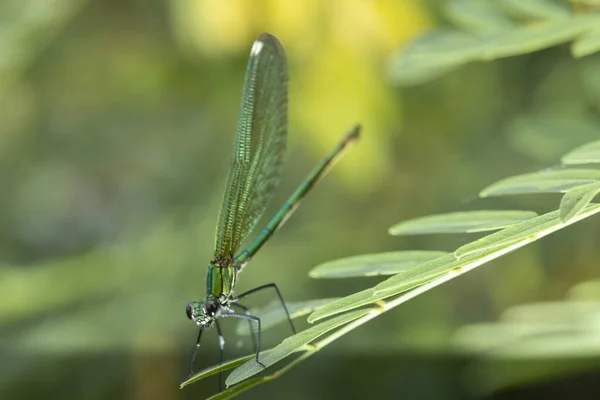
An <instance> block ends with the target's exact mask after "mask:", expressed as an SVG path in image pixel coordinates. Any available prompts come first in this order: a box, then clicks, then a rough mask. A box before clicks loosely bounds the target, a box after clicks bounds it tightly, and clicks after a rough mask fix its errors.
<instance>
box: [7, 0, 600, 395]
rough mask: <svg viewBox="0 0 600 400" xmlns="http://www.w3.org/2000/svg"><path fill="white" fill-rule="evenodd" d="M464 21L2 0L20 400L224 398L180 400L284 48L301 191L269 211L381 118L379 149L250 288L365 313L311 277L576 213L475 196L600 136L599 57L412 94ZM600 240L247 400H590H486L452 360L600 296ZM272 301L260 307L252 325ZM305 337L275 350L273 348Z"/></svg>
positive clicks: (445, 293)
mask: <svg viewBox="0 0 600 400" xmlns="http://www.w3.org/2000/svg"><path fill="white" fill-rule="evenodd" d="M445 4H446V2H437V1H433V0H432V1H408V0H404V1H403V0H397V1H391V0H386V1H383V0H382V1H366V0H346V1H343V0H337V1H333V0H332V1H317V0H310V1H302V2H300V1H297V2H291V1H276V0H262V1H253V2H250V1H244V0H227V1H212V0H177V1H171V2H169V1H157V0H146V1H140V0H110V1H94V0H87V1H86V0H53V1H41V0H4V1H3V2H2V3H1V4H0V398H3V399H37V398H47V399H115V398H124V399H192V398H204V397H207V396H209V395H211V394H213V393H214V392H215V391H216V388H217V382H216V380H215V379H208V380H206V381H203V382H200V383H197V384H195V385H192V386H190V387H188V388H185V389H184V390H182V391H180V390H179V388H178V385H179V382H180V381H181V380H182V379H183V378H184V377H185V376H186V375H187V373H188V368H189V365H188V363H189V358H190V356H191V352H192V348H193V344H194V341H195V337H196V333H197V331H196V328H195V326H193V325H192V324H191V323H190V322H189V321H188V320H187V318H186V317H185V313H184V309H185V305H186V304H187V303H188V302H189V301H191V300H198V299H200V298H201V297H202V296H204V278H205V274H206V266H207V263H208V261H209V260H210V257H211V255H212V246H213V242H214V239H213V235H214V225H215V223H216V217H217V212H218V205H219V201H220V197H221V193H222V190H223V185H224V179H225V176H226V172H227V168H228V165H229V160H230V152H231V146H232V141H233V137H234V132H235V127H236V121H237V114H238V110H239V98H240V93H241V87H242V83H243V78H244V71H245V67H246V61H247V56H248V52H249V49H250V46H251V44H252V41H253V40H254V39H255V38H256V37H258V35H259V34H260V33H261V32H263V31H268V32H271V33H273V34H275V35H276V36H278V37H279V39H280V40H281V41H282V43H283V44H284V46H285V48H286V50H287V54H288V58H289V64H290V80H291V81H290V103H289V111H290V130H289V146H288V155H287V160H286V166H285V171H284V178H283V182H282V183H281V184H280V186H279V188H278V191H277V195H276V197H275V200H274V202H273V204H272V206H271V207H270V208H269V210H268V211H267V214H269V215H271V214H272V213H273V212H274V211H275V210H276V209H277V207H278V206H279V205H280V204H281V203H282V202H283V201H284V200H285V198H286V197H287V195H288V194H289V193H291V191H292V190H293V189H294V188H295V186H296V185H297V184H298V183H299V182H300V181H301V180H302V179H303V178H304V176H305V174H306V173H307V172H308V171H309V170H310V169H311V168H312V167H313V166H314V165H315V163H316V162H317V161H318V159H319V158H320V157H321V156H322V155H324V154H325V153H326V152H327V151H328V150H329V149H330V148H331V146H333V145H334V144H335V143H336V141H337V140H338V139H339V137H340V136H341V135H342V134H343V133H344V132H345V131H346V130H347V129H348V128H350V127H351V126H352V125H353V124H355V123H357V122H360V123H361V124H362V125H363V128H364V130H363V135H362V138H361V141H360V142H359V144H358V145H357V146H355V147H354V148H353V149H352V150H351V151H349V152H348V154H347V155H346V156H345V157H344V158H343V159H342V160H341V162H340V163H339V164H338V165H337V166H336V167H335V169H334V170H333V171H332V172H331V174H330V175H329V176H328V177H327V178H326V179H325V180H324V181H322V182H321V183H319V185H318V186H317V187H316V189H315V190H314V191H313V192H311V193H310V195H309V196H308V197H307V199H306V201H305V202H304V203H303V205H302V207H301V208H300V209H299V210H298V211H297V213H296V214H295V215H294V216H293V218H291V219H290V220H289V221H288V222H287V224H286V225H285V227H284V228H282V229H281V230H280V231H279V232H278V233H277V235H275V236H274V237H273V238H272V239H271V240H270V241H269V243H268V245H266V246H265V247H264V248H263V249H262V250H261V252H260V254H259V255H258V256H256V257H255V258H254V259H253V260H252V262H251V264H250V265H249V266H248V268H247V269H246V270H245V271H244V273H243V274H242V275H241V278H240V281H239V287H238V288H239V289H238V290H240V291H242V290H245V289H249V288H252V287H255V286H258V285H260V284H263V283H267V282H272V281H274V282H277V283H278V285H279V287H280V288H281V290H282V292H283V293H284V296H285V298H286V299H288V300H290V301H300V300H308V299H313V298H324V297H333V296H344V295H347V294H350V293H353V292H354V291H358V290H361V289H363V288H366V287H369V286H372V285H373V284H374V283H376V282H377V279H375V278H369V279H364V280H361V279H352V280H341V281H321V280H311V279H310V278H309V277H308V275H307V272H308V271H309V270H310V269H311V268H312V267H314V266H315V265H317V264H319V263H321V262H324V261H328V260H332V259H335V258H338V257H344V256H351V255H356V254H362V253H376V252H380V251H392V250H401V249H432V250H434V249H440V250H453V249H454V248H456V247H457V246H459V245H461V244H464V243H466V242H468V241H470V240H473V239H474V237H473V236H468V237H467V236H451V237H449V236H433V237H409V238H394V237H391V236H389V235H388V234H387V229H388V228H389V227H390V226H391V225H393V224H394V223H397V222H399V221H401V220H404V219H408V218H413V217H417V216H422V215H427V214H433V213H441V212H451V211H460V210H469V209H486V208H499V209H510V208H515V209H533V210H536V211H538V212H546V211H550V210H554V209H556V208H557V206H558V202H559V199H560V198H559V196H558V195H548V196H521V197H514V198H502V199H487V200H477V193H478V191H479V190H480V189H481V188H483V187H484V186H486V185H488V184H489V183H492V182H493V181H495V180H497V179H500V178H503V177H506V176H509V175H514V174H519V173H526V172H530V171H535V170H539V169H543V168H546V167H550V166H552V165H555V164H557V163H558V162H559V159H560V157H559V156H560V154H562V153H564V152H565V151H567V150H569V149H571V148H573V147H575V146H577V145H579V144H581V143H585V142H586V141H589V140H593V139H596V138H597V136H598V132H599V130H598V126H599V125H598V121H599V119H598V105H599V104H600V103H599V100H600V85H598V82H600V79H599V78H600V75H598V71H599V70H600V68H599V67H600V58H599V57H598V56H593V55H592V56H588V57H585V58H582V59H578V60H575V59H573V57H572V55H571V54H570V52H569V48H568V45H559V46H553V47H551V48H548V49H544V50H541V51H538V52H534V53H531V54H525V55H522V56H515V57H510V58H504V59H501V60H496V61H492V62H478V63H469V64H467V65H464V66H461V67H460V68H458V67H457V68H456V70H454V71H452V72H450V73H448V74H446V75H444V76H441V77H440V78H438V79H435V80H432V81H430V82H423V83H422V84H418V85H411V86H406V85H400V84H399V81H398V79H396V77H395V75H394V70H393V68H392V66H393V63H391V60H392V59H393V57H394V54H396V52H397V51H401V50H402V49H403V48H404V46H406V44H407V43H409V42H410V41H411V40H412V39H414V38H415V37H417V36H418V35H420V34H422V33H423V32H426V31H428V30H431V29H434V28H437V27H444V26H447V25H448V24H449V21H448V18H447V8H445ZM403 83H405V82H403ZM597 226H598V225H597V224H596V223H595V219H592V220H590V221H587V220H586V221H583V222H582V223H579V224H576V225H575V226H573V227H570V228H569V229H568V230H565V231H560V232H558V233H556V234H555V235H552V236H551V237H549V238H546V239H544V240H543V241H541V242H540V243H536V244H534V245H532V246H529V247H527V248H524V249H522V250H519V251H518V252H516V253H515V254H512V255H509V256H507V257H504V258H502V259H500V260H498V261H495V262H493V263H492V264H490V265H486V266H484V267H483V268H480V269H479V270H477V271H475V272H473V273H470V274H468V275H466V276H464V277H461V278H460V279H457V280H454V281H452V282H451V283H448V284H446V285H444V286H442V287H440V288H438V289H436V290H434V291H432V292H430V293H428V294H426V295H423V296H421V297H419V298H417V299H415V300H413V301H411V302H409V303H407V304H405V305H403V306H402V307H399V308H398V309H397V310H394V311H393V312H390V313H387V314H385V315H383V316H382V317H380V318H377V319H376V320H374V321H372V322H371V323H369V324H367V325H365V326H363V327H361V328H360V329H358V330H356V331H355V332H353V333H352V334H351V335H348V336H346V337H344V338H343V339H341V340H339V341H338V342H336V343H335V344H333V345H331V346H329V347H328V348H327V349H325V350H324V351H322V352H320V353H319V354H318V355H317V356H315V357H312V358H311V359H309V360H308V361H306V362H304V363H302V364H301V365H300V366H299V367H297V368H295V369H294V370H292V371H291V372H290V373H288V374H286V375H285V376H284V377H282V378H281V379H279V380H277V381H275V382H272V383H269V384H266V385H262V386H259V387H257V388H255V389H253V390H252V391H250V392H247V393H245V394H244V395H243V396H242V397H243V398H248V399H250V398H274V399H275V398H276V399H281V398H286V399H305V398H313V399H331V398H375V397H377V398H431V399H434V398H439V399H453V398H469V397H473V396H484V397H486V396H487V397H492V398H519V397H518V396H523V397H520V398H550V397H549V396H552V395H554V396H558V395H560V394H564V393H570V394H577V396H578V397H579V398H585V396H586V395H589V394H590V393H591V392H590V391H591V390H593V388H594V385H593V384H591V382H593V381H594V380H597V379H598V367H597V364H596V366H594V365H593V363H592V366H591V367H589V368H583V369H582V368H575V367H574V371H575V372H573V371H570V372H569V373H565V374H563V375H561V376H560V377H556V376H554V377H553V378H547V379H537V380H536V381H535V382H534V383H529V385H528V386H527V387H526V388H523V387H520V386H516V387H512V388H508V389H507V388H501V390H500V391H496V392H493V391H485V390H484V391H481V390H479V389H477V388H478V387H479V388H480V387H481V386H484V387H486V385H481V382H480V380H481V379H482V378H481V377H477V376H476V375H474V374H473V373H466V372H465V371H468V370H469V365H470V364H469V363H470V362H471V358H470V356H469V355H465V354H461V352H460V351H457V349H456V346H455V345H454V344H453V343H454V338H455V333H456V332H457V329H459V328H460V327H463V326H465V325H467V324H471V323H478V322H485V321H495V320H496V319H497V318H498V316H499V315H500V314H501V313H502V312H503V311H504V310H506V309H508V308H509V307H511V306H515V305H519V304H523V303H527V302H536V301H548V300H560V299H562V298H564V297H565V296H566V294H567V293H569V290H570V288H571V287H573V286H574V285H577V284H580V283H581V282H584V281H586V280H591V279H593V278H597V277H598V275H599V274H598V263H597V260H598V257H599V255H600V254H599V251H598V245H597V238H598V233H600V232H599V229H598V227H597ZM586 287H591V288H592V289H590V290H591V291H594V290H595V289H594V288H598V286H593V285H592V286H586ZM261 296H262V297H261ZM269 299H270V297H269V295H268V294H264V295H258V296H256V298H254V299H253V300H252V302H251V305H252V306H259V305H261V304H264V303H266V302H268V301H269ZM228 322H229V323H228ZM223 325H224V327H225V329H226V332H227V333H228V335H227V344H228V347H227V349H226V357H227V358H230V357H234V356H239V355H243V354H245V353H247V352H248V351H250V349H251V346H250V344H249V343H248V339H247V337H236V336H235V324H234V323H233V321H225V322H224V324H223ZM300 325H301V326H307V325H308V324H306V323H303V322H300ZM286 328H287V327H286V326H281V327H279V328H277V329H273V330H269V331H267V332H265V337H264V346H272V345H275V344H277V343H279V341H280V340H282V339H283V338H284V337H285V336H286V335H288V332H287V329H286ZM463 339H464V336H463ZM574 340H575V339H574ZM217 348H218V346H217V337H216V333H215V332H214V330H213V331H211V332H210V333H208V334H205V335H204V337H203V347H202V349H201V353H200V357H199V361H198V366H197V368H201V367H203V366H209V365H212V364H214V363H216V362H217V359H218V354H217ZM595 360H596V361H597V360H598V353H596V358H595ZM588 361H589V360H588ZM592 361H594V358H593V357H592ZM575 364H576V363H575ZM504 368H505V369H508V370H510V369H511V368H512V366H510V365H509V366H507V367H504ZM594 368H596V369H595V373H594ZM525 369H527V368H525ZM471 372H473V371H472V370H471ZM493 386H494V385H493V384H492V385H488V387H493ZM500 386H502V385H500ZM596 390H597V388H596ZM595 393H596V394H597V392H595ZM590 398H592V397H590Z"/></svg>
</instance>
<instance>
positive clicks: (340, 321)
mask: <svg viewBox="0 0 600 400" xmlns="http://www.w3.org/2000/svg"><path fill="white" fill-rule="evenodd" d="M367 312H368V310H361V311H354V312H350V313H347V314H344V315H340V316H338V317H335V318H332V319H330V320H327V321H325V322H322V323H320V324H318V325H315V326H313V327H311V328H309V329H306V330H305V331H302V332H299V333H297V334H295V335H294V336H290V337H288V338H286V339H285V340H284V341H283V342H281V343H280V344H279V345H278V346H276V347H274V348H272V349H270V350H267V351H265V352H264V353H261V355H260V361H261V362H262V363H263V364H264V365H265V366H266V367H269V366H271V365H273V364H275V363H277V362H279V361H281V360H282V359H284V358H285V357H287V356H289V355H291V354H293V353H296V352H298V351H301V350H302V349H303V348H304V346H306V345H307V344H309V343H310V342H312V341H313V340H315V339H317V338H318V337H320V336H322V335H324V334H325V333H327V332H329V331H331V330H333V329H335V328H338V327H340V326H342V325H345V324H347V323H349V322H351V321H354V320H355V319H357V318H360V317H362V316H363V315H365V314H366V313H367ZM261 371H263V367H262V366H260V365H259V364H258V363H257V362H256V360H248V361H246V362H245V363H244V364H242V365H241V366H239V367H238V368H236V369H235V370H233V372H232V373H231V374H229V376H228V377H227V379H226V381H225V384H226V385H227V386H231V385H235V384H236V383H238V382H241V381H243V380H244V379H248V378H250V377H251V376H253V375H256V374H258V373H259V372H261Z"/></svg>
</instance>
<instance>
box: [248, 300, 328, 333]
mask: <svg viewBox="0 0 600 400" xmlns="http://www.w3.org/2000/svg"><path fill="white" fill-rule="evenodd" d="M335 300H337V299H335V298H332V299H317V300H308V301H299V302H294V303H285V305H286V307H287V309H288V312H289V313H290V317H292V319H294V318H298V317H301V316H303V315H307V314H310V313H311V312H313V310H315V309H316V308H319V307H321V306H323V305H325V304H327V303H330V302H332V301H335ZM253 314H254V315H256V316H258V317H259V318H260V323H261V330H262V331H264V330H266V329H269V328H272V327H273V326H275V325H277V324H279V323H280V322H283V321H287V315H285V310H284V309H283V307H282V306H281V303H280V302H279V301H273V302H271V303H269V304H268V305H267V306H266V307H264V308H262V309H260V310H257V311H255V312H253ZM237 334H238V335H242V336H247V335H249V334H250V328H249V327H248V321H240V322H239V323H238V325H237Z"/></svg>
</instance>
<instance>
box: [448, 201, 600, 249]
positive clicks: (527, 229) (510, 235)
mask: <svg viewBox="0 0 600 400" xmlns="http://www.w3.org/2000/svg"><path fill="white" fill-rule="evenodd" d="M598 211H600V205H598V204H590V205H588V206H587V207H586V208H585V210H584V212H586V213H590V214H594V213H596V212H598ZM561 225H563V223H562V222H561V221H560V220H559V218H558V211H552V212H549V213H547V214H544V215H540V216H539V217H536V218H533V219H531V220H529V221H526V222H523V223H520V224H518V225H514V226H511V227H509V228H506V229H503V230H501V231H500V232H496V233H492V234H491V235H487V236H485V237H483V238H481V239H479V240H476V241H474V242H471V243H469V244H466V245H464V246H462V247H459V248H458V249H457V250H456V251H455V252H454V255H455V256H456V258H458V259H462V258H463V257H467V256H469V255H472V254H477V253H481V252H487V251H490V250H493V251H495V250H499V249H502V248H506V247H508V246H511V245H512V244H514V243H517V242H523V245H525V244H526V243H529V242H533V241H535V240H537V239H538V238H539V237H541V236H545V235H547V234H549V233H551V232H553V231H555V230H557V229H558V228H560V226H561Z"/></svg>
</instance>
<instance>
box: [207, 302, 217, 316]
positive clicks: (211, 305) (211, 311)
mask: <svg viewBox="0 0 600 400" xmlns="http://www.w3.org/2000/svg"><path fill="white" fill-rule="evenodd" d="M219 308H220V306H219V303H217V302H216V301H214V300H208V301H207V302H206V304H205V305H204V309H205V310H206V314H208V315H210V316H211V317H214V316H215V315H217V312H219Z"/></svg>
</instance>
